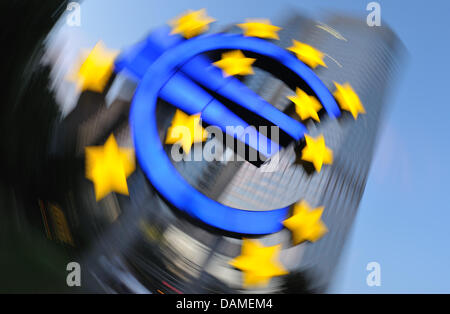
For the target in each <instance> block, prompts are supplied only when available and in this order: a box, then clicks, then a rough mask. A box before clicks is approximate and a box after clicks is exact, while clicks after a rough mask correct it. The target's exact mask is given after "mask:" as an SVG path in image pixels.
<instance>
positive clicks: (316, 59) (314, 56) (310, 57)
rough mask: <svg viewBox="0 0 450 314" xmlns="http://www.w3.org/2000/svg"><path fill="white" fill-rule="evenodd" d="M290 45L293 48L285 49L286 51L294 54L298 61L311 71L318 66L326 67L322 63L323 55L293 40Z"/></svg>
mask: <svg viewBox="0 0 450 314" xmlns="http://www.w3.org/2000/svg"><path fill="white" fill-rule="evenodd" d="M292 43H293V46H292V47H289V48H287V50H289V51H292V52H293V53H295V55H296V56H297V58H298V59H299V60H300V61H302V62H303V63H305V64H307V65H308V66H310V67H311V68H313V69H315V68H316V67H317V66H319V65H321V66H323V67H327V65H326V64H325V62H324V61H323V57H324V56H325V54H324V53H322V52H321V51H319V50H317V49H316V48H314V47H312V46H310V45H308V44H304V43H301V42H299V41H297V40H295V39H293V40H292Z"/></svg>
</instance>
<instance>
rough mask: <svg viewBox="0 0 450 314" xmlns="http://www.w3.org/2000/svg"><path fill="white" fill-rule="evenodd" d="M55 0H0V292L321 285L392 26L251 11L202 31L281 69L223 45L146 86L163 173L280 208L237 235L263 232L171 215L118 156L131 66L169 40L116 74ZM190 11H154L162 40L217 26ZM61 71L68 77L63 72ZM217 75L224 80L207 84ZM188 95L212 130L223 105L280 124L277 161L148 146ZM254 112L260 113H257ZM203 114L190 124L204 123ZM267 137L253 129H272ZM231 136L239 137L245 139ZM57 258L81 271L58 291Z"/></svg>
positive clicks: (391, 62)
mask: <svg viewBox="0 0 450 314" xmlns="http://www.w3.org/2000/svg"><path fill="white" fill-rule="evenodd" d="M67 5H68V1H56V0H55V1H54V0H48V1H45V2H43V1H26V2H24V1H10V2H6V1H2V3H1V5H0V12H1V13H0V14H2V19H3V20H4V21H6V23H9V24H10V25H14V29H13V28H10V29H2V33H1V37H0V40H1V44H2V45H1V46H2V49H4V50H8V52H9V55H8V57H6V58H3V59H2V69H3V70H2V75H1V85H0V86H1V87H0V88H1V93H2V99H3V100H2V101H3V104H2V106H1V109H0V110H1V114H0V119H1V124H0V125H1V126H0V127H1V131H2V133H1V134H4V136H3V137H2V141H1V144H0V145H2V154H1V155H0V167H1V177H0V244H1V245H0V260H2V261H3V262H6V264H5V266H3V265H2V267H1V268H0V278H1V280H0V292H69V293H77V292H106V293H155V294H173V293H176V294H184V293H249V292H250V293H251V292H255V293H271V292H281V293H301V292H307V293H315V292H324V291H326V289H327V287H328V286H329V283H330V281H331V279H332V277H333V274H334V272H335V265H336V264H337V262H338V260H339V257H340V254H341V251H342V248H343V245H344V243H345V240H346V238H347V237H348V234H349V230H350V228H351V226H352V223H353V220H354V217H355V215H356V213H357V209H358V206H359V202H360V200H361V197H362V194H363V191H364V188H365V184H366V180H367V175H368V171H369V167H370V164H371V160H372V155H373V150H374V147H375V144H376V139H377V132H378V129H379V128H380V126H382V124H381V122H382V120H383V117H384V115H383V112H384V105H385V102H386V101H385V100H386V99H385V98H386V97H385V96H386V93H387V91H388V89H389V86H390V84H391V82H392V81H393V79H394V77H395V74H396V71H397V65H398V61H399V60H400V57H401V52H402V46H401V44H400V42H399V40H398V39H397V37H396V35H395V34H394V33H393V32H392V31H391V30H390V29H389V28H388V27H387V26H385V25H384V24H383V26H382V27H377V28H368V27H367V25H366V24H365V20H360V19H357V18H353V17H347V16H341V15H332V16H329V17H328V18H327V20H326V21H325V22H326V24H325V23H319V24H318V23H317V22H315V21H314V20H312V19H310V18H308V17H306V16H302V15H295V14H294V12H292V15H291V17H290V18H288V19H284V20H278V21H277V20H274V21H273V23H274V24H271V21H269V20H267V19H259V20H251V23H250V21H247V24H242V23H244V21H235V25H225V27H224V25H221V26H220V28H221V30H222V31H223V33H226V34H233V35H225V34H221V35H220V36H223V38H227V36H228V38H229V39H230V38H235V39H236V38H240V37H242V38H244V39H245V38H247V39H248V41H247V42H246V43H257V42H259V41H264V45H267V47H269V43H270V45H273V51H274V52H277V51H283V53H280V54H278V55H281V56H282V57H280V59H281V61H280V62H279V63H277V61H276V60H272V59H271V58H269V57H268V56H267V55H266V56H264V54H263V53H255V52H254V51H253V52H252V49H247V50H248V51H247V50H246V49H242V51H240V52H233V54H232V55H230V54H226V53H229V51H228V50H234V51H238V50H237V49H231V48H230V49H226V47H221V49H220V50H217V49H216V50H212V51H208V52H205V53H202V54H201V56H199V57H200V58H201V59H196V58H197V57H195V58H193V59H191V61H190V62H187V63H184V64H182V65H177V68H176V69H175V70H176V71H175V70H174V71H175V72H176V74H175V75H174V76H173V78H174V80H173V81H172V82H171V81H170V79H169V81H167V82H165V83H164V82H163V83H164V84H165V88H166V89H165V90H164V89H163V88H161V89H159V90H160V91H161V94H160V95H159V98H158V100H157V102H156V104H155V108H156V109H155V112H154V116H155V120H156V121H154V123H155V124H154V125H152V127H154V128H155V129H156V130H157V133H156V135H157V136H158V137H159V140H160V145H159V146H155V147H156V148H157V149H160V150H161V153H164V154H165V157H167V158H168V159H169V160H170V164H169V166H170V167H173V168H174V169H175V170H176V173H177V175H179V176H181V178H182V179H183V180H184V181H185V182H187V183H188V184H189V186H191V187H193V188H194V189H195V190H196V192H199V193H201V194H202V196H203V197H205V199H211V200H213V201H214V202H216V203H219V204H220V205H221V206H223V207H227V208H233V209H236V210H238V211H242V212H244V213H246V215H248V216H249V217H250V216H253V217H256V216H260V217H262V216H264V215H265V216H266V217H267V214H270V213H269V212H268V211H273V210H274V209H283V217H285V218H283V217H282V218H283V219H285V220H284V221H277V228H274V229H273V230H272V229H270V230H272V231H273V233H271V234H266V233H267V232H250V231H248V230H266V229H258V228H256V227H258V226H257V224H258V223H259V222H258V221H256V220H254V221H249V222H248V223H246V225H244V226H242V222H240V223H241V225H240V227H242V229H236V230H237V231H241V233H238V232H229V230H228V231H227V230H224V229H226V228H220V224H218V225H213V226H212V225H208V224H207V223H208V221H206V222H205V221H202V220H201V219H197V218H198V217H196V216H195V215H192V211H188V212H183V211H182V210H180V208H181V207H182V206H178V205H179V204H180V203H172V202H171V198H170V197H167V196H166V195H164V193H162V192H161V189H158V186H156V185H155V184H152V181H151V180H149V179H150V178H148V177H147V176H148V173H147V172H146V171H144V170H145V169H144V167H143V166H142V164H141V162H142V160H140V159H139V158H137V159H136V162H135V160H134V158H135V156H134V148H135V143H134V140H133V138H136V134H133V132H135V129H133V128H132V126H130V122H129V118H130V109H131V106H132V105H133V106H135V104H134V103H133V101H134V95H135V92H136V91H137V93H138V94H139V93H140V92H141V91H140V88H142V87H141V86H140V85H139V84H140V80H141V79H142V77H144V74H145V77H147V78H151V75H152V73H146V72H147V70H148V69H153V68H157V67H156V66H155V67H152V66H151V65H150V64H149V63H152V64H153V62H154V63H156V64H157V63H158V60H161V59H159V58H163V57H164V55H166V56H167V55H168V53H166V52H167V51H168V50H170V49H175V48H173V47H172V46H171V45H172V44H174V43H172V42H169V41H170V40H169V39H163V41H162V42H161V44H162V46H161V47H159V48H158V49H160V50H158V49H157V48H156V47H155V46H152V45H150V46H145V41H144V42H138V43H137V44H136V47H138V48H142V49H144V50H145V49H149V47H150V48H151V49H150V50H149V51H146V52H147V53H149V55H152V56H153V59H151V60H144V61H145V62H143V61H142V60H140V59H139V60H140V61H142V64H141V63H139V62H138V65H137V66H136V67H137V68H133V69H134V70H137V71H139V70H141V71H142V72H139V73H138V72H136V71H135V73H133V71H127V69H126V67H125V66H123V64H122V63H120V61H122V60H121V59H120V57H118V59H117V58H116V56H117V54H116V52H114V53H112V52H111V53H110V52H109V51H110V50H108V49H109V48H108V47H107V43H104V44H103V43H102V44H98V45H97V46H95V47H93V45H89V44H86V42H87V41H86V39H85V37H84V36H85V35H83V34H82V33H81V32H79V33H77V31H76V30H74V29H69V28H68V26H67V25H66V24H65V17H66V14H67V12H66V14H64V11H65V9H66V8H67ZM184 9H188V8H184ZM107 10H108V8H105V12H99V13H98V14H108V12H107ZM196 12H197V13H196ZM207 14H208V12H207V11H206V10H199V11H189V12H188V13H186V15H181V16H179V17H177V18H176V19H174V20H172V22H171V23H169V24H170V25H172V33H176V34H178V35H168V36H169V37H168V38H171V39H173V38H177V40H180V41H184V42H186V41H191V43H192V42H193V41H196V40H199V38H197V39H196V37H197V36H205V37H204V38H206V36H208V35H207V34H206V35H202V34H203V33H208V32H209V33H214V32H213V31H212V30H213V29H214V28H213V27H210V24H211V25H212V23H213V22H214V23H219V22H220V21H215V18H214V17H209V16H208V15H207ZM262 18H264V17H262ZM196 19H197V20H196ZM198 19H199V20H198ZM249 27H250V28H253V29H250V30H249ZM216 29H217V28H216ZM166 30H167V29H166ZM147 31H148V33H151V32H152V31H154V30H151V29H150V30H147ZM209 33H208V34H209ZM244 33H245V36H243V35H240V34H244ZM166 35H167V34H166ZM170 36H173V37H170ZM220 36H217V38H219V37H220ZM249 36H256V37H258V38H257V39H256V38H248V37H249ZM183 37H184V38H183ZM145 38H147V37H145ZM200 39H201V38H200ZM164 40H167V41H164ZM236 40H238V39H236ZM239 40H240V39H239ZM224 42H226V39H224ZM164 44H167V45H166V46H164ZM249 45H250V44H249ZM275 45H276V46H275ZM77 46H80V47H77ZM249 47H250V46H249ZM78 48H83V49H78ZM222 48H225V49H222ZM280 48H282V49H280ZM98 49H100V50H98ZM152 49H154V50H152ZM137 50H139V49H137ZM157 50H158V51H157ZM111 51H113V50H111ZM305 51H306V52H305ZM89 52H91V53H90V54H89ZM126 52H130V50H126V49H125V50H123V51H122V53H124V54H123V55H126ZM132 53H133V50H132V51H131V54H132ZM123 55H122V56H123ZM274 55H276V53H274ZM230 56H232V57H233V58H234V59H239V60H240V61H244V62H247V64H245V67H244V68H240V69H239V71H235V72H233V71H232V70H236V67H235V64H231V67H227V66H223V65H224V64H225V63H228V62H229V60H226V59H227V57H230ZM285 56H286V57H285ZM89 58H90V59H89ZM233 58H232V59H233ZM86 60H88V62H87V61H86ZM139 60H138V61H139ZM192 60H194V62H193V63H191V62H192ZM195 60H197V61H198V60H201V62H202V66H204V67H203V68H202V69H205V71H206V70H207V69H210V70H211V69H213V70H211V71H213V72H214V71H215V73H216V74H218V75H216V77H215V80H214V81H213V80H211V81H205V77H207V76H206V75H202V73H201V72H199V73H192V71H191V72H189V69H191V70H192V69H194V67H192V64H194V63H195V62H196V61H195ZM224 60H225V61H226V62H223V61H224ZM114 61H116V62H115V63H114ZM221 61H222V62H221ZM250 61H252V62H251V64H250ZM287 61H289V62H291V61H292V62H293V63H295V64H296V63H299V64H301V66H299V67H302V68H303V67H304V70H305V71H306V72H308V73H311V76H310V77H313V78H316V77H317V80H316V81H315V82H316V83H315V84H317V86H319V85H320V88H322V91H321V92H317V91H316V90H315V87H314V86H311V85H310V84H309V83H310V81H309V80H308V79H301V78H299V77H298V75H296V74H295V73H294V72H295V71H292V70H289V69H287V68H286V67H283V66H282V63H283V62H287ZM294 61H295V62H294ZM233 62H235V61H233ZM98 63H100V64H101V65H102V66H101V67H100V68H99V67H96V66H98ZM113 64H114V71H113ZM157 65H158V64H157ZM229 65H230V64H229V63H228V66H229ZM121 66H122V67H121ZM190 66H191V67H190ZM210 67H212V68H210ZM74 69H75V72H73V71H74ZM99 69H102V71H100V72H99V71H97V70H99ZM195 69H197V68H195ZM128 70H129V69H128ZM208 71H209V70H208ZM182 72H183V73H182ZM306 72H305V73H306ZM136 73H138V74H139V75H136ZM224 73H225V75H223V74H224ZM185 74H186V75H185ZM73 75H75V78H78V79H79V78H80V77H81V78H82V79H83V80H81V81H80V80H75V81H74V80H73V79H74V76H73ZM229 75H230V76H233V77H232V78H228V76H229ZM180 77H182V78H183V86H186V88H185V89H184V90H183V91H182V93H180V94H176V93H177V92H179V91H177V89H176V88H172V87H173V86H177V85H176V82H177V81H176V79H177V78H180ZM154 79H155V81H156V80H157V79H159V77H158V78H156V77H155V78H154ZM202 79H203V82H202ZM217 82H219V83H220V84H222V83H223V82H232V83H230V84H229V85H227V87H226V88H222V86H220V88H219V87H217V88H213V87H211V86H213V85H214V84H216V83H217ZM319 83H320V84H319ZM171 84H172V85H171ZM214 86H215V85H214ZM218 86H219V85H218ZM194 87H195V90H196V91H197V92H198V93H196V95H200V94H202V95H203V96H204V95H207V97H206V96H205V97H206V98H208V97H209V98H211V99H213V100H211V99H210V100H208V101H207V103H205V104H204V105H205V108H208V107H209V108H208V110H212V109H211V108H212V107H214V106H212V105H211V106H209V104H210V103H213V104H214V105H217V106H216V107H220V108H222V110H223V111H220V112H227V116H225V115H224V116H222V118H223V119H222V120H220V115H218V116H219V117H217V115H216V116H215V119H216V120H217V121H219V120H220V121H219V122H223V123H225V122H224V121H227V120H226V119H228V118H229V117H231V116H232V115H233V116H234V118H235V120H233V121H238V122H239V123H242V124H243V123H248V124H249V125H257V126H266V125H267V126H272V125H273V124H276V123H279V121H283V122H286V123H287V124H289V127H287V128H286V129H284V130H283V127H282V126H278V127H280V129H282V130H283V132H282V133H283V134H281V138H280V139H279V141H278V142H279V143H278V142H277V144H279V151H278V152H277V158H278V163H277V164H274V165H273V168H272V170H271V171H266V170H264V169H266V168H265V166H267V163H270V160H269V162H267V161H265V160H263V161H260V160H258V161H257V162H255V161H252V160H239V159H237V158H234V156H235V154H236V148H235V147H229V146H226V144H225V143H221V142H220V143H219V144H223V147H224V153H223V154H224V156H225V158H224V159H223V160H221V161H216V160H213V161H206V160H200V161H183V160H181V161H175V160H173V158H171V155H170V152H171V149H172V145H176V143H175V142H176V141H165V139H166V137H167V132H168V129H169V128H170V126H171V123H172V122H173V119H174V116H175V113H176V110H177V108H178V110H182V109H183V108H179V107H180V106H183V105H185V103H183V101H186V99H188V98H189V97H188V96H192V99H193V100H194V102H195V100H197V99H196V98H195V97H194V96H193V94H194V92H193V91H189V89H190V88H191V89H192V90H193V89H194ZM227 88H228V89H227ZM165 92H166V94H164V93H165ZM190 93H192V94H190ZM243 95H249V96H248V98H247V97H244V96H243ZM294 95H295V96H294ZM323 95H325V96H323ZM206 98H205V99H206ZM250 99H252V100H255V101H250ZM299 99H302V101H299ZM256 100H257V101H256ZM149 101H151V100H149ZM175 102H179V103H176V104H175ZM305 102H307V103H309V107H307V108H306V107H305V106H306V105H305ZM242 103H244V105H242ZM207 104H208V106H206V105H207ZM218 104H220V106H219V105H218ZM259 106H261V107H259ZM264 106H266V108H265V109H266V110H264V112H259V111H258V110H260V109H261V108H263V107H264ZM272 106H273V107H272ZM216 107H215V108H216ZM185 108H186V107H185ZM330 108H331V109H330ZM329 109H330V110H329ZM305 110H306V111H307V112H306V111H305ZM205 111H206V110H205ZM208 112H209V111H206V113H205V115H206V116H207V115H208ZM305 112H306V114H305ZM185 113H186V112H185ZM196 113H197V112H188V114H190V115H191V114H196ZM202 113H203V112H202ZM276 115H278V116H276ZM274 116H276V117H277V118H276V119H272V120H271V118H272V117H274ZM198 120H199V119H197V120H195V121H198ZM189 121H191V120H189ZM192 121H194V120H192ZM249 121H250V122H249ZM203 123H204V124H205V125H203V127H206V125H207V121H206V122H205V121H204V122H203ZM217 124H219V127H220V126H223V125H220V123H217ZM194 127H199V126H198V125H195V126H194ZM269 133H270V132H268V134H262V135H263V136H265V137H267V138H268V139H272V138H271V134H269ZM304 133H308V135H307V136H306V139H305V138H304V136H303V134H304ZM240 140H242V141H243V142H244V144H248V142H246V141H247V139H246V138H245V139H240ZM211 142H216V143H217V142H219V140H218V139H217V138H214V137H211V136H210V137H208V138H206V137H205V138H203V137H202V140H201V141H195V143H193V142H191V141H189V143H188V144H186V143H187V142H185V145H184V147H181V148H180V150H182V153H183V154H194V153H195V151H196V150H195V149H191V147H190V146H188V145H192V147H193V148H195V147H196V146H198V147H204V146H206V145H208V143H211ZM149 143H150V141H149ZM247 146H249V145H247ZM160 147H161V148H160ZM248 149H252V147H248ZM277 149H278V148H277ZM113 157H114V158H113ZM138 157H139V156H138ZM269 157H270V156H269ZM189 160H193V159H189ZM264 162H266V163H265V164H263V163H264ZM150 166H152V167H158V166H161V165H157V164H156V165H150ZM141 167H142V168H141ZM143 169H144V170H143ZM111 170H113V171H111ZM111 173H113V174H111ZM168 182H171V181H168ZM170 188H172V189H178V188H183V187H180V186H176V187H169V188H168V190H169V191H170ZM185 191H188V190H185ZM188 192H189V191H188ZM185 195H186V193H185ZM192 195H193V193H191V195H189V193H187V197H186V199H185V200H184V204H182V205H186V204H187V205H189V206H192V204H194V197H193V196H192ZM177 206H178V208H177ZM189 206H186V207H189ZM213 209H214V208H201V210H203V212H205V213H207V214H208V215H214V214H215V213H216V212H214V210H213ZM208 210H210V211H208ZM255 212H260V213H255ZM216 214H217V213H216ZM225 218H226V217H222V216H217V217H214V220H215V221H219V220H221V219H222V220H225ZM233 223H235V225H239V221H238V222H233ZM236 230H232V231H236ZM245 230H247V231H248V232H247V233H245ZM250 233H259V235H257V236H255V235H252V236H250V235H249V234H250ZM261 233H264V234H262V235H261ZM70 262H78V263H79V264H80V265H81V272H82V280H81V282H82V284H81V286H80V287H69V286H68V285H67V284H66V276H67V274H68V272H67V270H66V265H67V264H68V263H70Z"/></svg>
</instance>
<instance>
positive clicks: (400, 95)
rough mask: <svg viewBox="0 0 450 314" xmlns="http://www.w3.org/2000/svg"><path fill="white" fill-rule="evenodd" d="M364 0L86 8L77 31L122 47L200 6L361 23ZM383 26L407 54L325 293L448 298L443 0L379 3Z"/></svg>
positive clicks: (447, 67) (98, 3)
mask: <svg viewBox="0 0 450 314" xmlns="http://www.w3.org/2000/svg"><path fill="white" fill-rule="evenodd" d="M369 2H370V1H369V0H367V1H365V0H308V1H306V0H277V1H267V0H228V1H225V0H214V1H213V0H208V1H206V0H195V1H187V0H176V1H175V0H168V1H151V0H132V1H124V0H85V2H84V4H83V6H82V12H81V13H82V16H81V22H82V27H81V31H82V32H83V33H84V36H86V37H87V39H88V41H90V42H91V43H92V44H93V43H95V42H96V41H97V40H99V39H102V40H104V41H105V42H106V44H107V45H108V46H109V47H115V48H123V47H125V46H126V45H129V44H132V43H134V42H135V41H136V40H138V39H140V38H141V37H142V36H143V35H145V34H146V33H147V32H148V30H150V29H151V28H153V27H155V26H158V25H161V24H163V23H165V22H167V21H168V20H169V19H171V18H173V17H174V16H176V15H178V14H180V13H181V12H183V11H185V10H186V9H189V8H191V9H199V8H206V9H207V10H208V13H209V15H210V16H213V17H214V18H215V19H217V20H218V21H219V24H220V25H226V24H228V23H236V22H241V21H243V20H244V19H245V18H249V17H265V18H270V19H271V20H272V21H276V20H278V19H280V18H282V17H283V16H285V15H286V14H287V12H288V10H289V9H290V8H296V9H298V11H299V12H303V13H306V14H310V15H312V16H319V17H320V15H318V14H323V13H324V12H327V11H334V10H337V11H340V12H344V13H351V14H353V15H355V16H357V17H360V18H361V19H364V20H365V19H366V16H367V14H368V12H367V11H366V5H367V3H369ZM378 2H379V3H380V5H381V14H382V23H387V24H389V25H390V26H391V28H392V29H393V30H394V31H395V32H396V33H397V35H398V36H399V37H400V39H401V40H402V41H403V43H404V44H405V46H406V48H407V51H408V58H407V62H406V63H405V65H406V66H405V69H404V71H403V73H402V75H401V77H399V82H398V83H397V84H396V88H395V90H394V91H393V93H392V95H391V97H390V98H389V99H388V102H389V105H390V108H389V110H388V115H387V117H386V119H385V121H383V123H384V125H383V127H382V129H381V130H380V138H379V145H378V147H377V151H376V155H375V160H374V163H373V165H372V169H371V173H370V176H369V180H368V183H367V187H366V191H365V194H364V197H363V200H362V203H361V206H360V209H359V213H358V215H357V218H356V221H355V225H354V228H353V231H352V234H351V237H350V239H349V241H348V244H347V247H346V249H345V252H344V254H343V256H342V260H341V263H340V264H339V266H338V271H337V274H336V277H335V280H334V283H333V285H332V287H331V292H336V293H348V292H360V293H403V292H414V293H418V292H424V293H429V292H430V293H431V292H447V293H450V268H449V265H450V249H449V245H448V240H449V239H450V231H449V229H448V222H449V220H450V206H449V205H448V204H449V203H450V190H449V188H448V187H449V185H447V180H448V178H449V177H450V165H449V161H450V158H449V156H450V149H449V147H448V146H447V145H446V144H445V143H448V142H449V140H448V136H449V135H450V123H449V122H446V118H447V117H448V116H449V114H450V101H449V100H448V95H447V91H448V89H449V83H450V78H449V75H448V73H449V72H450V58H449V48H450V40H449V38H450V36H449V34H448V32H450V28H449V27H448V14H449V12H450V2H449V1H440V0H439V1H438V0H434V1H433V0H429V1H406V0H396V1H392V0H391V1H387V0H384V1H381V0H380V1H378ZM372 261H376V262H378V263H380V265H381V286H380V287H368V286H367V285H366V276H367V274H368V272H367V271H366V265H367V263H369V262H372Z"/></svg>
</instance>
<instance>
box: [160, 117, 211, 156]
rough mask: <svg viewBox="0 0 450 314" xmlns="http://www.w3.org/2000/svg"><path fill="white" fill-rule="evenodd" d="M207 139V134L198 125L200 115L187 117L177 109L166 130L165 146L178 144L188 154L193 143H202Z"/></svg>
mask: <svg viewBox="0 0 450 314" xmlns="http://www.w3.org/2000/svg"><path fill="white" fill-rule="evenodd" d="M207 138H208V132H206V131H205V130H204V129H203V128H202V126H201V125H200V114H196V115H192V116H188V115H187V114H185V113H184V112H183V111H181V110H178V109H177V111H176V112H175V116H174V117H173V119H172V125H171V126H170V127H169V129H168V130H167V136H166V144H175V143H178V144H180V145H181V147H182V148H183V151H184V152H185V153H186V154H188V153H189V152H190V151H191V146H192V144H193V143H198V142H204V141H205V140H206V139H207Z"/></svg>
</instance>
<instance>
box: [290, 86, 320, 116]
mask: <svg viewBox="0 0 450 314" xmlns="http://www.w3.org/2000/svg"><path fill="white" fill-rule="evenodd" d="M295 94H296V95H295V96H287V98H289V100H290V101H292V102H293V103H294V104H295V111H296V112H297V114H298V115H299V116H300V118H301V119H302V120H306V119H307V118H313V119H314V120H316V121H318V122H320V119H319V115H318V114H317V112H318V111H319V110H320V108H322V105H321V104H320V102H319V101H318V100H317V99H316V97H314V96H309V95H308V94H307V93H305V92H304V91H302V90H301V89H300V88H296V89H295Z"/></svg>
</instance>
